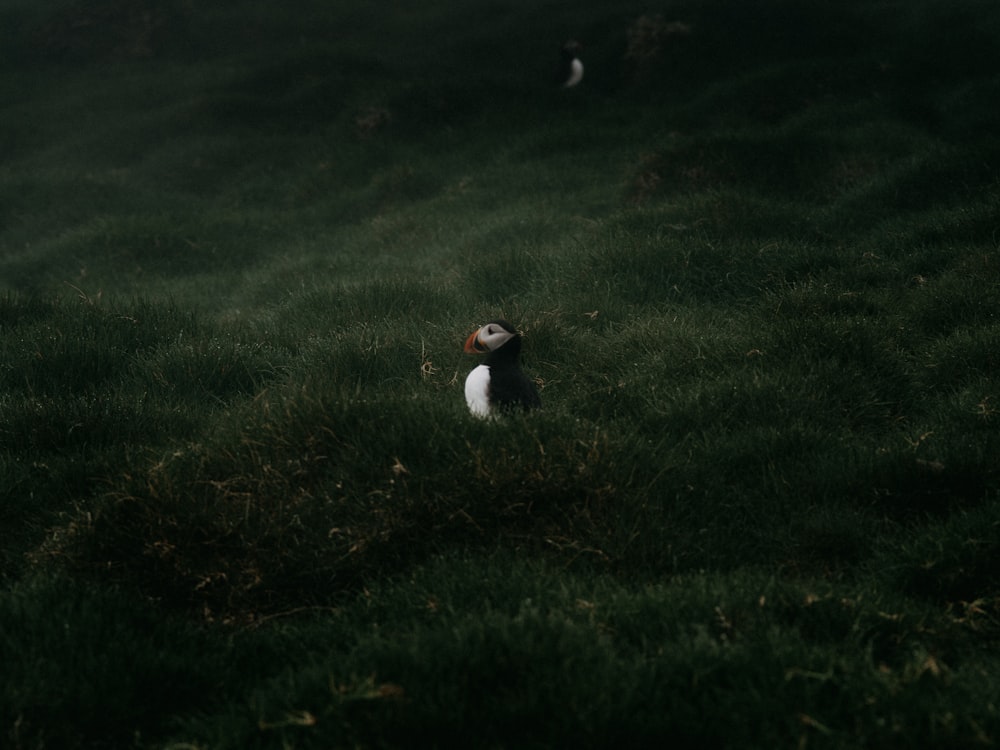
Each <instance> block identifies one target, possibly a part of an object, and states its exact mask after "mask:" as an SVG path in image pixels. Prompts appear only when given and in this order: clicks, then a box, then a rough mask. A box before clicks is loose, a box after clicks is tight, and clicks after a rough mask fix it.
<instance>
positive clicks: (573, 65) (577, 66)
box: [563, 57, 583, 89]
mask: <svg viewBox="0 0 1000 750" xmlns="http://www.w3.org/2000/svg"><path fill="white" fill-rule="evenodd" d="M582 80H583V63H582V62H580V60H579V59H577V58H575V57H574V58H573V60H572V62H570V64H569V78H567V79H566V82H565V83H564V84H563V87H564V88H567V89H568V88H570V87H571V86H576V84H578V83H579V82H580V81H582Z"/></svg>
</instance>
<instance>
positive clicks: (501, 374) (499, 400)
mask: <svg viewBox="0 0 1000 750" xmlns="http://www.w3.org/2000/svg"><path fill="white" fill-rule="evenodd" d="M490 395H491V397H492V400H493V403H494V404H495V405H496V406H497V407H498V408H500V409H504V410H510V409H516V408H521V409H537V408H539V407H540V406H541V405H542V399H541V398H540V397H539V395H538V388H536V387H535V384H534V382H532V381H531V379H530V378H528V376H527V375H525V374H524V373H523V372H522V371H521V370H519V369H515V368H510V367H493V368H491V373H490Z"/></svg>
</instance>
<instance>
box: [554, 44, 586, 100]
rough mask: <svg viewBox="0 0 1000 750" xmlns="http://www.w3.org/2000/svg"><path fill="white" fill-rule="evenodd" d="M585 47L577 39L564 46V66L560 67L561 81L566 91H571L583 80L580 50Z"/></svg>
mask: <svg viewBox="0 0 1000 750" xmlns="http://www.w3.org/2000/svg"><path fill="white" fill-rule="evenodd" d="M582 49H583V46H582V45H581V44H580V43H579V42H578V41H576V40H575V39H570V40H569V41H568V42H566V44H564V45H563V46H562V64H561V65H560V66H559V80H560V81H561V82H562V87H563V88H564V89H570V88H573V87H574V86H576V85H577V84H578V83H579V82H580V81H582V80H583V63H582V62H580V57H579V55H580V50H582Z"/></svg>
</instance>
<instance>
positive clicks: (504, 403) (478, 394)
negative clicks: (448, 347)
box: [465, 320, 542, 417]
mask: <svg viewBox="0 0 1000 750" xmlns="http://www.w3.org/2000/svg"><path fill="white" fill-rule="evenodd" d="M465 352H466V354H485V355H486V360H485V361H484V362H483V364H481V365H479V366H478V367H476V368H475V369H474V370H473V371H472V372H470V373H469V376H468V377H467V378H466V379H465V401H466V403H468V405H469V411H471V412H472V413H473V414H474V415H475V416H477V417H489V416H495V415H496V414H498V413H500V412H504V411H513V410H514V409H524V410H528V409H537V408H538V407H540V406H541V405H542V400H541V398H539V396H538V389H537V388H536V387H535V384H534V383H533V382H532V381H531V380H530V379H529V378H528V376H527V375H525V374H524V371H523V370H522V369H521V334H519V333H518V332H517V331H516V330H515V329H514V326H512V325H511V324H510V323H508V322H507V321H506V320H492V321H490V322H489V323H487V324H486V325H484V326H483V327H482V328H480V329H479V330H477V331H476V332H474V333H473V334H471V335H470V336H469V338H468V339H466V341H465Z"/></svg>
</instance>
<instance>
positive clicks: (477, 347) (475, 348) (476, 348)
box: [464, 331, 486, 354]
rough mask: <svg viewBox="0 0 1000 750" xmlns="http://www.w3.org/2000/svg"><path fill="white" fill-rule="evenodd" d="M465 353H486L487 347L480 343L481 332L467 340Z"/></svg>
mask: <svg viewBox="0 0 1000 750" xmlns="http://www.w3.org/2000/svg"><path fill="white" fill-rule="evenodd" d="M464 351H465V353H466V354H482V353H483V352H485V351H486V347H485V346H483V345H482V344H480V343H479V331H476V332H475V333H473V334H471V335H470V336H469V338H467V339H466V340H465V349H464Z"/></svg>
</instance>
